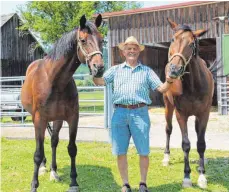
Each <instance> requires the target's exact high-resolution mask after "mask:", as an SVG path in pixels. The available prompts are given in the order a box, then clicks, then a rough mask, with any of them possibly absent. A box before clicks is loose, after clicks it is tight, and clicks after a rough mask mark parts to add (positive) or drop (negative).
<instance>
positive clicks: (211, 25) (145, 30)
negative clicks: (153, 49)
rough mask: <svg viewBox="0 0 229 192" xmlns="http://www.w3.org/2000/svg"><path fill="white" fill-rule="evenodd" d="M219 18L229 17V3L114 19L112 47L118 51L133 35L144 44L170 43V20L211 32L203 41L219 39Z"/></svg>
mask: <svg viewBox="0 0 229 192" xmlns="http://www.w3.org/2000/svg"><path fill="white" fill-rule="evenodd" d="M218 16H229V2H228V1H225V2H210V3H209V4H205V5H199V6H191V7H184V8H175V9H169V10H161V11H152V12H147V13H139V14H132V15H124V16H115V17H110V18H109V30H110V34H111V46H112V47H115V46H116V45H117V44H118V43H120V42H122V41H124V40H125V39H126V38H127V37H128V36H130V35H133V36H135V37H136V38H137V39H138V40H139V42H140V43H142V44H149V43H154V42H157V43H161V42H170V40H171V36H172V34H173V31H172V30H171V28H170V26H169V25H168V22H167V18H171V19H172V20H174V21H175V22H177V23H178V24H184V23H185V24H188V25H189V26H191V27H192V28H193V29H200V28H205V29H209V31H208V33H206V34H205V35H204V36H203V37H201V38H204V39H207V38H215V37H217V36H219V31H218V29H219V27H218V25H219V23H217V22H215V21H213V20H212V19H213V18H214V17H218ZM223 30H224V33H229V25H228V22H225V26H224V29H223Z"/></svg>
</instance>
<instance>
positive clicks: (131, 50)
mask: <svg viewBox="0 0 229 192" xmlns="http://www.w3.org/2000/svg"><path fill="white" fill-rule="evenodd" d="M139 54H140V49H139V47H138V46H137V45H135V44H127V45H125V48H124V50H123V55H124V56H125V58H126V60H127V61H129V60H132V61H135V60H136V61H137V60H138V56H139Z"/></svg>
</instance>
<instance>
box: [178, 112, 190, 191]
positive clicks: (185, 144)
mask: <svg viewBox="0 0 229 192" xmlns="http://www.w3.org/2000/svg"><path fill="white" fill-rule="evenodd" d="M176 117H177V121H178V124H179V126H180V129H181V134H182V149H183V152H184V180H183V187H191V186H192V181H191V178H190V173H191V168H190V165H189V151H190V149H191V145H190V141H189V139H188V130H187V121H188V117H186V116H184V115H181V114H180V113H179V112H178V111H177V110H176Z"/></svg>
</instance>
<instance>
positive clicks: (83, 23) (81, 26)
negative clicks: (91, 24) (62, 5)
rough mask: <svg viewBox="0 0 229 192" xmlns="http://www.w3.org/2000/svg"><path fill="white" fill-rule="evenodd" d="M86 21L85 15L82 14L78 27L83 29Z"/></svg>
mask: <svg viewBox="0 0 229 192" xmlns="http://www.w3.org/2000/svg"><path fill="white" fill-rule="evenodd" d="M86 22H87V19H86V16H85V15H83V16H82V17H81V18H80V29H84V28H85V24H86Z"/></svg>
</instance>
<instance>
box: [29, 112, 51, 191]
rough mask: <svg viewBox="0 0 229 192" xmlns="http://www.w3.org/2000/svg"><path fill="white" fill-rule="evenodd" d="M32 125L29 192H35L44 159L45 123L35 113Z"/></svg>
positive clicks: (38, 114)
mask: <svg viewBox="0 0 229 192" xmlns="http://www.w3.org/2000/svg"><path fill="white" fill-rule="evenodd" d="M33 123H34V127H35V139H36V151H35V153H34V173H33V180H32V183H31V192H36V191H37V188H38V186H39V181H38V171H39V167H40V164H41V162H42V160H43V158H44V135H45V129H46V126H47V121H45V120H44V119H41V117H40V113H39V112H36V113H35V115H34V116H33Z"/></svg>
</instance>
